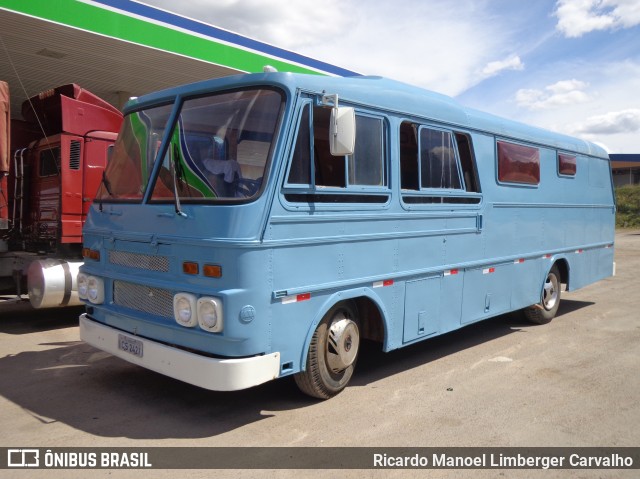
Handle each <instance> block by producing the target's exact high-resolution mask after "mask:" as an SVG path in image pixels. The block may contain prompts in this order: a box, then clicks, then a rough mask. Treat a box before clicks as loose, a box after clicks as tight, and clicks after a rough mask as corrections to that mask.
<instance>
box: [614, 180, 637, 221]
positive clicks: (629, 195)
mask: <svg viewBox="0 0 640 479" xmlns="http://www.w3.org/2000/svg"><path fill="white" fill-rule="evenodd" d="M616 202H617V205H618V212H617V214H616V226H617V227H619V228H639V227H640V185H625V186H619V187H618V188H616Z"/></svg>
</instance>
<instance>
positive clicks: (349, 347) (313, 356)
mask: <svg viewBox="0 0 640 479" xmlns="http://www.w3.org/2000/svg"><path fill="white" fill-rule="evenodd" d="M359 347H360V331H359V325H358V319H357V314H356V309H355V308H354V307H353V306H352V305H351V304H350V303H339V304H337V305H335V306H334V307H333V308H331V309H330V310H329V312H327V314H326V315H325V316H324V318H322V321H320V324H319V325H318V327H317V328H316V330H315V332H314V333H313V337H312V338H311V343H310V345H309V352H308V354H307V363H306V369H305V370H304V371H301V372H299V373H297V374H296V375H295V376H294V378H295V381H296V384H297V385H298V388H300V390H301V391H302V392H303V393H305V394H308V395H309V396H312V397H315V398H319V399H329V398H331V397H333V396H335V395H336V394H338V393H340V392H341V391H342V390H343V389H344V388H345V387H346V386H347V384H348V383H349V380H350V379H351V376H352V375H353V370H354V368H355V364H356V360H357V359H358V349H359Z"/></svg>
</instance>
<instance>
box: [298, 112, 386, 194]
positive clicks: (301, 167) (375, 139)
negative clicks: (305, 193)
mask: <svg viewBox="0 0 640 479" xmlns="http://www.w3.org/2000/svg"><path fill="white" fill-rule="evenodd" d="M312 113H313V120H312V125H310V118H309V116H310V114H311V108H310V105H309V104H307V105H305V106H304V108H303V111H302V114H301V115H300V124H299V128H298V134H297V137H296V143H295V147H294V151H293V158H292V160H291V167H290V169H289V175H288V177H287V184H288V185H309V186H316V187H332V188H348V187H350V186H367V187H380V186H386V185H387V175H386V170H385V168H386V163H385V147H384V145H385V142H384V129H385V128H384V123H383V120H382V119H380V118H375V117H372V116H366V115H357V116H356V129H357V133H356V144H355V150H354V153H353V155H349V156H333V155H332V154H331V152H330V149H329V121H330V116H331V109H329V108H325V107H313V111H312ZM311 127H312V128H313V143H312V142H311V133H310V128H311ZM311 165H313V168H312V167H311Z"/></svg>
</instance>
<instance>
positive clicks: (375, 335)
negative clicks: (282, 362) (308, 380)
mask: <svg viewBox="0 0 640 479" xmlns="http://www.w3.org/2000/svg"><path fill="white" fill-rule="evenodd" d="M344 302H350V303H351V304H352V305H353V306H354V307H355V309H356V313H357V315H358V319H359V323H360V324H359V327H360V329H361V334H360V336H361V338H364V339H370V340H374V341H380V342H382V343H383V344H384V343H385V341H387V340H388V334H387V331H388V324H387V319H386V318H387V313H386V309H385V307H384V304H383V302H382V301H381V300H380V298H379V297H378V295H377V294H375V292H374V291H373V290H372V289H370V288H357V289H352V290H347V291H339V292H336V293H333V294H332V295H331V296H329V297H328V298H327V299H326V300H325V301H324V303H323V304H322V306H321V307H320V308H319V309H318V311H317V313H316V315H315V316H314V318H313V321H312V323H311V325H310V326H309V330H308V331H307V336H306V338H305V340H304V344H303V347H302V354H301V356H300V370H301V371H304V370H305V369H306V364H307V355H308V354H309V345H310V344H311V339H312V338H313V333H314V332H315V330H316V328H317V327H318V325H319V324H320V321H322V318H324V317H325V315H326V314H327V313H328V312H329V311H330V310H331V309H332V308H333V307H334V306H336V305H337V304H340V303H344Z"/></svg>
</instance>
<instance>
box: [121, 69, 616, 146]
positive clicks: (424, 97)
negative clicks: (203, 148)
mask: <svg viewBox="0 0 640 479" xmlns="http://www.w3.org/2000/svg"><path fill="white" fill-rule="evenodd" d="M250 85H271V86H280V87H283V88H285V89H286V90H288V91H289V92H290V94H293V93H294V92H295V91H296V90H301V91H309V92H315V93H321V92H326V93H327V94H338V97H339V98H344V99H347V100H348V102H349V103H350V104H351V103H355V104H361V105H366V106H368V107H372V108H376V109H382V110H386V111H392V112H395V113H398V114H401V115H406V116H407V117H408V118H410V117H417V118H423V119H427V120H433V121H434V122H438V123H445V124H447V125H449V126H452V127H458V128H464V129H466V130H474V131H479V132H485V133H489V134H492V135H496V136H498V137H501V138H505V139H511V140H516V141H518V140H520V141H526V142H529V143H535V144H539V145H544V146H548V147H552V148H557V149H559V150H563V151H567V152H575V153H579V154H584V155H590V156H596V157H601V158H604V159H608V154H607V152H606V151H605V150H604V149H603V148H602V147H600V146H598V145H596V144H595V143H592V142H588V141H586V140H582V139H579V138H575V137H571V136H568V135H564V134H560V133H555V132H552V131H549V130H545V129H543V128H538V127H534V126H530V125H526V124H524V123H521V122H518V121H513V120H509V119H506V118H502V117H499V116H496V115H492V114H489V113H485V112H482V111H478V110H474V109H472V108H467V107H465V106H463V105H462V104H460V103H459V102H458V101H457V100H455V99H453V98H451V97H449V96H446V95H443V94H440V93H436V92H433V91H430V90H426V89H423V88H420V87H416V86H412V85H409V84H406V83H402V82H399V81H395V80H390V79H387V78H383V77H376V76H353V77H324V76H318V75H306V74H295V73H277V72H276V73H254V74H246V75H233V76H229V77H224V78H218V79H212V80H205V81H202V82H197V83H192V84H188V85H182V86H179V87H175V88H171V89H167V90H163V91H159V92H155V93H151V94H149V95H145V96H142V97H140V98H136V99H133V100H132V101H130V102H129V103H128V104H127V105H126V106H125V109H124V111H125V113H128V112H129V111H131V110H135V109H139V108H143V107H145V106H148V105H154V104H157V103H164V102H167V101H171V100H172V99H173V98H174V97H176V96H177V95H189V96H190V95H198V94H204V93H206V92H210V91H213V90H219V89H226V88H241V87H244V86H250Z"/></svg>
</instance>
